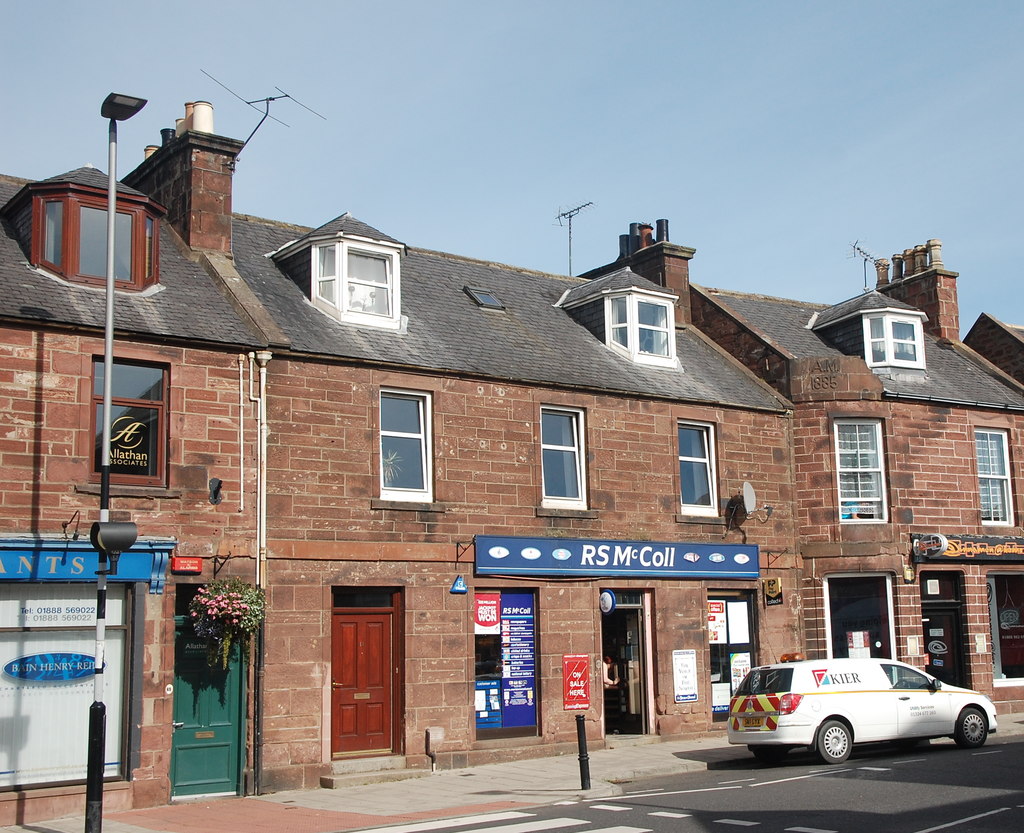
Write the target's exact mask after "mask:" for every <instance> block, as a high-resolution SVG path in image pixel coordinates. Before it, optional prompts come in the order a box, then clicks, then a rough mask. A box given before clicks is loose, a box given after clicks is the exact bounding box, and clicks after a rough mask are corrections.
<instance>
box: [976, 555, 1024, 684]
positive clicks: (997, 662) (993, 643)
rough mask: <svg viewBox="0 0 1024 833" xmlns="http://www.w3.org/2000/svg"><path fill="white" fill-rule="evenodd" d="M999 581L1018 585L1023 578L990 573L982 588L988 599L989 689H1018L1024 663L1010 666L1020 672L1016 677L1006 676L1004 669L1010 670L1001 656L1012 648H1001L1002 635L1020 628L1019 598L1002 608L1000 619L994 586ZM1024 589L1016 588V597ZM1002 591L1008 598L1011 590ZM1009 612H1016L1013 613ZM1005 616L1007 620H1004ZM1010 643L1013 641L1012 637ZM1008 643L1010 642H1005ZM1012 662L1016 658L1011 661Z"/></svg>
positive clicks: (1018, 574)
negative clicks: (990, 682)
mask: <svg viewBox="0 0 1024 833" xmlns="http://www.w3.org/2000/svg"><path fill="white" fill-rule="evenodd" d="M1000 580H1003V581H1013V582H1018V583H1019V582H1021V581H1022V580H1024V576H1021V574H1020V573H1006V572H992V573H988V575H987V576H986V577H985V588H986V591H987V594H986V595H987V596H988V621H989V629H990V643H989V654H990V655H991V657H992V678H993V679H992V685H993V687H995V688H1000V687H1002V686H1019V685H1020V684H1021V682H1022V681H1024V662H1018V663H1015V664H1013V665H1012V667H1013V668H1016V669H1020V670H1019V672H1018V674H1017V675H1008V674H1007V673H1006V670H1005V669H1006V668H1007V667H1009V666H1010V663H1009V662H1004V659H1008V657H1005V656H1004V650H1006V649H1007V648H1009V647H1015V646H1004V645H1003V638H1002V636H1003V633H1004V631H1010V630H1016V629H1019V628H1021V627H1022V623H1021V620H1020V607H1019V604H1020V596H1017V597H1016V598H1015V599H1012V601H1013V604H1011V605H1009V606H1005V605H1004V606H1003V608H1002V610H1003V616H1001V615H1000V604H1001V600H1000V598H999V589H1000V588H999V587H997V586H996V583H997V582H998V581H1000ZM1022 589H1024V588H1021V587H1017V588H1016V590H1017V592H1018V593H1020V592H1021V590H1022ZM1003 591H1004V594H1005V595H1008V594H1009V592H1010V588H1009V587H1006V586H1005V585H1004V587H1003ZM1012 611H1015V613H1013V612H1012ZM1004 616H1006V617H1007V618H1005V619H1004V618H1003V617H1004ZM1011 640H1012V637H1011ZM1007 641H1010V640H1007ZM1014 658H1015V659H1016V658H1018V657H1014Z"/></svg>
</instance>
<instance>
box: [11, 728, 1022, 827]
mask: <svg viewBox="0 0 1024 833" xmlns="http://www.w3.org/2000/svg"><path fill="white" fill-rule="evenodd" d="M1005 735H1024V713H1020V714H1001V715H999V731H998V733H997V734H996V736H995V737H996V738H1001V737H1003V736H1005ZM608 740H609V743H610V744H613V745H612V746H611V747H610V748H605V749H598V750H594V751H591V752H589V761H588V766H589V770H590V788H589V789H587V790H584V789H582V788H581V787H582V784H581V772H580V760H579V756H578V755H577V754H576V753H573V754H571V755H558V756H553V757H547V758H534V759H531V760H526V761H514V762H510V763H497V764H485V765H482V766H475V767H470V768H467V769H449V770H442V771H437V772H433V773H427V774H425V775H423V776H421V777H416V778H410V779H407V780H403V781H390V782H387V783H376V784H361V785H358V786H347V787H341V788H336V789H312V790H292V791H287V792H279V793H273V794H270V795H264V796H248V797H244V798H242V797H227V798H213V799H211V798H203V799H197V800H192V801H187V802H176V803H174V804H170V805H167V806H164V807H154V808H151V809H145V810H128V811H125V812H119V813H109V814H106V813H105V814H104V817H103V831H104V833H154V831H158V833H343V831H348V830H363V829H366V828H373V827H384V826H389V825H396V824H412V823H416V822H429V821H431V820H437V819H446V818H453V817H456V816H465V815H477V814H481V813H501V812H503V811H506V812H507V811H515V810H522V809H524V808H526V807H531V806H538V805H544V804H555V803H558V802H562V801H583V800H588V799H595V798H608V797H613V796H618V795H621V794H622V792H623V790H624V788H625V787H624V785H626V784H628V783H629V782H632V781H637V780H639V779H642V778H651V777H657V776H670V775H674V774H682V773H685V772H693V771H698V770H707V769H718V768H726V767H729V766H744V765H752V764H753V758H752V757H751V756H750V753H749V752H748V751H747V750H746V749H745V748H744V747H742V746H730V745H729V744H728V743H727V742H726V739H725V734H724V732H722V733H720V734H715V735H713V736H710V737H706V738H699V739H695V740H671V741H665V742H653V743H652V742H644V741H650V740H654V741H657V739H656V738H627V737H622V738H615V737H611V738H609V739H608ZM934 743H952V741H947V740H940V741H934ZM753 765H755V766H759V765H757V764H753ZM83 809H84V808H83ZM84 824H85V822H84V817H83V816H81V815H78V816H68V817H66V818H61V819H55V820H52V821H41V822H32V823H29V824H26V825H15V826H11V827H0V832H2V833H81V831H82V830H83V829H84Z"/></svg>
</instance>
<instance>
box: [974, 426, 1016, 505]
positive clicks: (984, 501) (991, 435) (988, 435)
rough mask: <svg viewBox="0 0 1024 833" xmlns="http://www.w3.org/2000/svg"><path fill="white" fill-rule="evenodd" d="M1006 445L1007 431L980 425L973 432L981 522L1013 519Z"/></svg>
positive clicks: (1008, 459)
mask: <svg viewBox="0 0 1024 833" xmlns="http://www.w3.org/2000/svg"><path fill="white" fill-rule="evenodd" d="M1007 445H1008V444H1007V442H1006V432H1005V431H993V430H989V429H978V430H976V431H975V432H974V448H975V452H976V453H977V456H978V491H979V494H980V502H981V522H982V523H990V524H1007V525H1009V524H1012V523H1013V520H1012V510H1011V508H1010V507H1011V503H1010V495H1011V493H1010V457H1009V452H1008V451H1007Z"/></svg>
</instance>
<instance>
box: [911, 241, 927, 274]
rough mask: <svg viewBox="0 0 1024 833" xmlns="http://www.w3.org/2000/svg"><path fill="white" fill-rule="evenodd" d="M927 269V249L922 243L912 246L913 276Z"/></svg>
mask: <svg viewBox="0 0 1024 833" xmlns="http://www.w3.org/2000/svg"><path fill="white" fill-rule="evenodd" d="M927 268H928V248H927V247H926V246H925V245H924V244H923V243H922V244H921V245H920V246H914V274H915V275H916V274H917V273H918V272H923V271H924V270H925V269H927Z"/></svg>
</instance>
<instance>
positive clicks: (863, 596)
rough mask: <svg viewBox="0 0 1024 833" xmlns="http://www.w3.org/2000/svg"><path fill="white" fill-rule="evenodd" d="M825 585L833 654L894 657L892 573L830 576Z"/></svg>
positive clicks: (829, 643)
mask: <svg viewBox="0 0 1024 833" xmlns="http://www.w3.org/2000/svg"><path fill="white" fill-rule="evenodd" d="M824 587H825V608H826V616H825V622H826V624H827V627H828V631H829V633H828V645H829V656H830V657H837V658H838V657H853V658H866V657H886V658H889V659H892V658H893V653H892V646H893V644H894V642H895V638H894V635H893V624H892V582H891V580H890V577H889V576H888V575H862V574H858V575H855V576H829V577H828V578H826V579H825V585H824Z"/></svg>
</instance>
